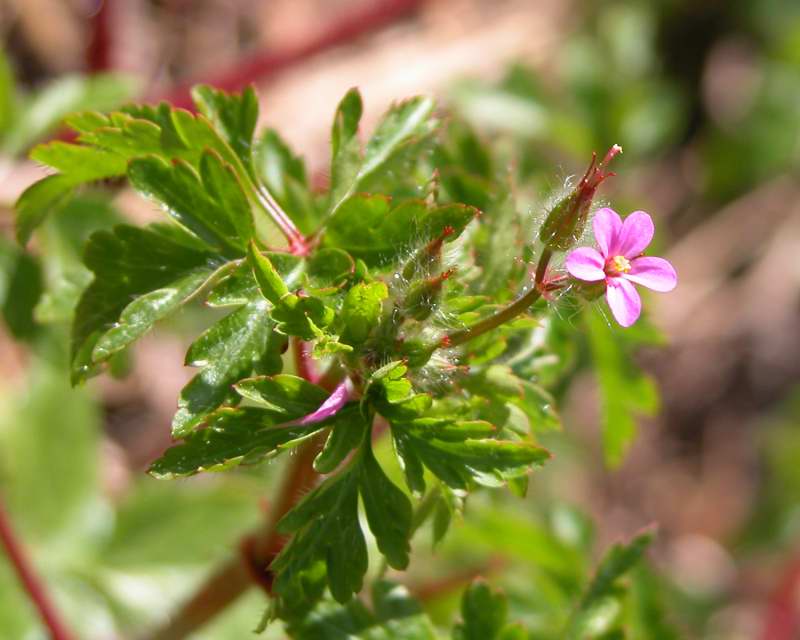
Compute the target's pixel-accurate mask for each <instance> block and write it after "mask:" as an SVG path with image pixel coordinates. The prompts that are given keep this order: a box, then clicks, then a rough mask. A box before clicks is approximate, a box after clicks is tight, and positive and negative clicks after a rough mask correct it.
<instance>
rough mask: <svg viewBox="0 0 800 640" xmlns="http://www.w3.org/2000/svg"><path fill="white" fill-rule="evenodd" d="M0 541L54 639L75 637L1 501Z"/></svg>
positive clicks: (64, 639)
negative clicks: (56, 607)
mask: <svg viewBox="0 0 800 640" xmlns="http://www.w3.org/2000/svg"><path fill="white" fill-rule="evenodd" d="M0 541H2V544H3V548H4V549H5V552H6V555H7V556H8V560H9V562H10V563H11V566H12V567H13V568H14V571H15V573H16V574H17V578H19V581H20V584H21V585H22V587H23V589H24V590H25V592H26V593H27V594H28V597H29V598H30V600H31V602H32V603H33V605H34V606H35V607H36V610H37V611H38V612H39V616H40V617H41V619H42V622H43V623H44V626H45V627H46V628H47V630H48V631H49V633H50V638H51V639H52V640H72V638H73V637H74V636H73V635H72V634H71V633H70V632H69V631H68V630H67V627H66V625H65V624H64V622H63V621H62V620H61V617H60V616H59V614H58V612H57V611H56V609H55V607H54V606H53V603H52V601H51V600H50V597H49V596H48V594H47V590H46V589H45V587H44V584H43V583H42V581H41V580H40V579H39V576H37V575H36V572H35V571H34V569H33V566H32V565H31V563H30V561H29V559H28V557H27V555H26V553H25V550H24V549H23V548H22V544H21V543H20V541H19V540H18V539H17V536H16V534H15V533H14V529H13V528H12V526H11V521H10V519H9V517H8V514H7V513H6V511H5V508H4V506H3V503H2V502H1V501H0Z"/></svg>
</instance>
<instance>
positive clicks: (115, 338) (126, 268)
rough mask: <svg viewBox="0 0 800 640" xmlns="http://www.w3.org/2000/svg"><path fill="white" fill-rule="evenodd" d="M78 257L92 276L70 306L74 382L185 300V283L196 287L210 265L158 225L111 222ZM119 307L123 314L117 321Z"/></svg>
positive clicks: (200, 253) (198, 252)
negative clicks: (73, 307)
mask: <svg viewBox="0 0 800 640" xmlns="http://www.w3.org/2000/svg"><path fill="white" fill-rule="evenodd" d="M84 260H85V263H86V266H87V267H88V268H89V269H91V270H92V272H94V274H95V280H94V281H93V282H92V284H91V285H89V287H88V288H87V289H86V291H85V292H84V293H83V296H82V297H81V299H80V302H79V303H78V307H77V308H76V310H75V321H74V324H73V328H72V371H73V373H72V375H73V381H74V382H79V381H82V380H85V379H86V378H87V377H89V376H90V375H93V374H94V373H96V372H97V367H96V365H97V364H98V363H99V362H101V361H102V360H104V359H105V358H107V357H108V356H110V355H112V354H113V353H115V352H116V351H118V350H119V349H121V348H123V347H124V346H125V345H126V344H128V343H129V342H130V341H131V340H134V339H136V338H137V337H139V336H141V335H142V334H143V333H144V332H145V331H147V330H148V329H149V328H150V327H151V326H152V323H153V322H155V321H157V320H159V319H161V318H163V317H164V316H165V315H166V314H167V313H169V312H171V311H173V310H174V309H175V308H177V307H178V306H179V305H180V304H181V303H183V302H185V301H186V300H187V299H188V297H190V295H191V291H190V290H189V289H191V286H190V287H188V288H187V285H192V284H193V285H195V286H197V287H199V286H200V284H201V283H202V282H204V281H205V278H206V277H207V276H209V275H210V274H211V272H212V271H213V264H214V263H213V257H212V256H211V255H210V254H208V253H205V252H204V251H202V250H197V249H195V248H190V247H189V246H186V245H185V244H183V243H181V242H179V241H177V240H176V238H175V237H174V236H172V235H170V234H168V233H166V232H165V230H164V229H163V228H162V227H158V226H150V227H147V228H145V229H138V228H136V227H130V226H126V225H120V226H118V227H115V228H114V230H113V232H112V231H99V232H97V233H95V234H93V235H92V236H91V238H90V240H89V243H88V244H87V247H86V252H85V256H84ZM148 294H150V296H149V297H147V298H145V300H143V301H142V302H138V300H139V298H140V297H141V296H145V295H148ZM129 307H132V308H131V310H130V311H127V309H128V308H129ZM123 312H126V313H125V318H123V319H122V324H121V325H119V326H117V325H118V323H119V322H120V317H121V316H122V315H123ZM108 332H110V334H111V335H110V336H109V337H107V338H105V340H104V342H103V345H102V346H101V347H100V349H98V351H97V353H96V354H95V353H94V350H95V347H96V346H97V345H98V342H99V341H100V340H101V339H102V338H103V337H104V336H105V335H106V334H107V333H108Z"/></svg>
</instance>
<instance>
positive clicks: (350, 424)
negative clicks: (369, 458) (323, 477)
mask: <svg viewBox="0 0 800 640" xmlns="http://www.w3.org/2000/svg"><path fill="white" fill-rule="evenodd" d="M336 415H337V419H336V422H335V423H334V425H333V427H332V428H331V432H330V434H329V435H328V439H327V440H326V441H325V446H324V447H323V448H322V451H320V452H319V455H317V457H316V458H315V459H314V470H315V471H316V472H317V473H332V472H333V471H335V470H336V468H337V467H338V466H339V465H340V464H341V463H342V462H344V460H345V458H346V457H347V455H348V454H349V453H350V452H351V451H352V450H353V449H355V448H356V447H358V445H359V444H361V443H362V442H363V441H364V433H365V432H366V430H367V427H368V426H369V425H368V424H367V422H366V420H364V416H363V415H362V413H361V412H360V411H359V410H358V407H357V406H355V405H354V406H352V407H345V408H343V409H342V410H341V411H339V413H338V414H336Z"/></svg>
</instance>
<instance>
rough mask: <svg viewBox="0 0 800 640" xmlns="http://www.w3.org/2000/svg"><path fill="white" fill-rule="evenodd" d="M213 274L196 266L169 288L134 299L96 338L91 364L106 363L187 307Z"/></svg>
mask: <svg viewBox="0 0 800 640" xmlns="http://www.w3.org/2000/svg"><path fill="white" fill-rule="evenodd" d="M212 274H213V271H212V270H211V269H209V268H208V267H198V268H197V269H194V270H192V271H189V272H188V273H187V274H186V275H184V276H183V277H181V278H178V279H176V280H174V281H173V282H172V283H170V285H169V286H168V287H161V288H159V289H156V290H155V291H150V292H149V293H145V294H143V295H141V296H139V297H138V298H136V300H134V301H133V302H131V303H130V304H129V305H128V306H126V307H125V308H124V309H123V310H122V312H121V313H120V314H119V319H118V320H117V322H116V323H115V324H114V326H113V327H111V328H110V329H109V330H108V331H106V332H105V333H104V334H102V335H101V336H100V337H99V338H98V340H97V343H96V344H95V346H94V349H92V362H94V363H98V362H105V361H106V360H108V359H109V358H110V357H111V356H112V355H114V354H115V353H118V352H119V351H122V350H123V349H125V348H126V347H127V346H128V345H130V344H132V343H133V342H135V341H136V340H138V339H139V338H141V337H142V336H143V335H144V334H145V333H147V332H148V331H149V330H150V329H151V328H152V327H153V325H154V324H155V323H156V322H158V321H159V320H162V319H163V318H165V317H167V316H168V315H169V314H171V313H172V312H173V311H175V310H176V309H178V308H180V307H181V306H183V305H184V304H186V302H187V301H188V300H190V299H191V298H192V297H193V296H194V295H195V294H196V293H197V292H198V291H200V290H201V289H202V288H203V287H204V286H205V284H206V282H208V280H209V278H210V277H211V276H212Z"/></svg>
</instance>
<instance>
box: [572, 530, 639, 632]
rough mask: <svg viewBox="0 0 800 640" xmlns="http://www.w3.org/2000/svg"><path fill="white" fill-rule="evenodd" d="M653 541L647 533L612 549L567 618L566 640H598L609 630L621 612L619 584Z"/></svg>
mask: <svg viewBox="0 0 800 640" xmlns="http://www.w3.org/2000/svg"><path fill="white" fill-rule="evenodd" d="M652 541H653V533H652V532H650V531H646V532H644V533H640V534H639V535H637V536H635V537H634V538H633V540H631V541H630V542H629V543H628V544H615V545H614V546H613V547H611V549H610V550H609V551H608V553H606V555H605V557H604V558H603V559H602V561H601V562H600V565H599V566H598V567H597V571H596V572H595V576H594V578H593V579H592V582H591V583H590V584H589V587H588V589H587V590H586V593H585V594H584V595H583V597H582V598H581V601H580V603H579V605H578V608H577V609H576V610H575V612H574V613H573V614H572V616H571V618H570V621H569V624H568V626H567V633H566V634H565V637H566V638H568V640H584V639H588V638H598V637H600V636H601V635H602V634H604V633H605V632H607V631H609V630H610V626H611V625H612V624H613V623H614V621H615V619H616V617H617V615H618V614H619V612H620V611H621V609H622V605H621V603H620V602H619V600H620V591H619V589H618V581H619V579H620V578H621V577H622V576H624V575H625V574H626V573H627V572H629V571H630V570H631V569H632V568H633V567H634V566H635V565H636V564H637V563H639V562H640V561H641V559H642V557H643V556H644V552H645V551H646V550H647V547H648V546H650V543H651V542H652Z"/></svg>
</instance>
